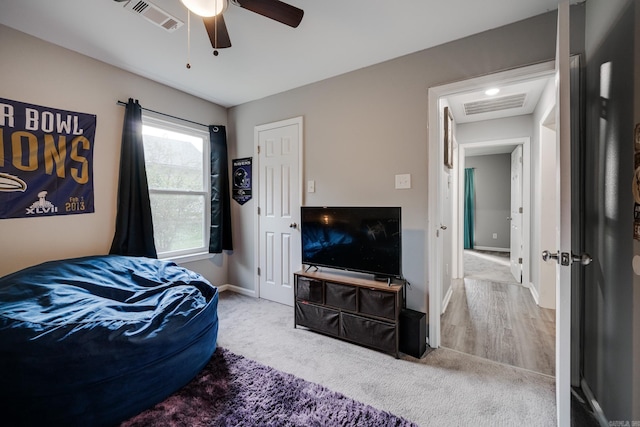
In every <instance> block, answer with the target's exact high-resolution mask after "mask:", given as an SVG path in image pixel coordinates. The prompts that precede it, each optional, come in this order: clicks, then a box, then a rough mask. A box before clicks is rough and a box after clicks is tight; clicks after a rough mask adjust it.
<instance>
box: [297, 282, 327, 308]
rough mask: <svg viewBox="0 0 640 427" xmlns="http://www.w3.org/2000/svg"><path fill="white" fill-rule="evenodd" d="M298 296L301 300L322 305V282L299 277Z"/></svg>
mask: <svg viewBox="0 0 640 427" xmlns="http://www.w3.org/2000/svg"><path fill="white" fill-rule="evenodd" d="M296 296H297V298H298V299H299V300H304V301H309V302H317V303H319V304H322V303H323V301H322V282H321V281H319V280H313V279H307V278H305V277H298V281H297V282H296Z"/></svg>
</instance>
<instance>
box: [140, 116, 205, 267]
mask: <svg viewBox="0 0 640 427" xmlns="http://www.w3.org/2000/svg"><path fill="white" fill-rule="evenodd" d="M143 123H144V125H143V127H142V136H143V140H144V156H145V165H146V172H147V181H148V183H149V198H150V199H151V213H152V216H153V232H154V240H155V244H156V250H157V252H158V257H159V258H168V257H173V256H180V255H189V254H194V253H202V252H207V250H208V230H209V222H210V218H209V206H210V199H209V188H208V186H209V184H208V182H209V180H208V176H209V168H208V156H209V150H208V147H209V135H208V133H207V132H204V131H202V130H200V129H196V128H190V127H186V126H183V125H179V124H174V123H170V122H166V121H163V120H158V119H155V118H150V117H143Z"/></svg>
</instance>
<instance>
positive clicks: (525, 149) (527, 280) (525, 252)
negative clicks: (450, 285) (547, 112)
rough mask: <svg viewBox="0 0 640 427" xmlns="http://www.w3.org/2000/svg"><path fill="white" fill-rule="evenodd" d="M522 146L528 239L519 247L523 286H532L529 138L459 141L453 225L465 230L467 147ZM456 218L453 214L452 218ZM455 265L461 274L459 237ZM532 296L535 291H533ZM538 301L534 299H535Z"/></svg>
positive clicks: (524, 229)
mask: <svg viewBox="0 0 640 427" xmlns="http://www.w3.org/2000/svg"><path fill="white" fill-rule="evenodd" d="M515 145H520V146H522V211H523V212H522V241H523V242H529V243H527V244H525V245H523V248H522V286H525V287H527V288H529V289H530V290H532V288H531V264H530V262H529V261H530V257H531V217H532V215H531V196H532V195H531V181H532V174H531V172H532V171H531V138H530V137H528V136H526V137H519V138H508V139H494V140H488V141H480V142H466V143H459V144H458V149H459V150H458V159H457V160H458V165H459V168H458V200H457V203H458V209H457V212H458V218H457V223H456V224H455V226H456V227H457V229H458V236H462V235H463V234H464V217H463V215H462V214H461V213H462V212H464V194H462V191H461V186H462V185H464V167H465V156H466V149H467V148H471V147H473V148H482V147H499V146H515ZM454 219H455V218H454ZM453 245H454V246H453V247H454V256H455V258H454V260H453V262H454V265H455V267H456V278H462V277H463V276H464V262H463V259H464V245H462V244H461V241H460V239H459V238H458V239H457V240H454V242H453ZM533 291H534V290H532V292H533ZM534 298H535V295H534ZM536 301H537V299H536Z"/></svg>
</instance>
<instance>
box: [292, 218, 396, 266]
mask: <svg viewBox="0 0 640 427" xmlns="http://www.w3.org/2000/svg"><path fill="white" fill-rule="evenodd" d="M300 218H301V223H302V226H301V232H302V263H303V264H307V265H309V266H315V267H329V268H337V269H342V270H349V271H358V272H363V273H372V274H374V275H376V276H381V277H397V278H401V277H402V268H401V259H402V253H401V252H402V251H401V249H402V232H401V230H402V228H401V211H400V208H399V207H342V206H341V207H311V206H304V207H302V208H301V216H300Z"/></svg>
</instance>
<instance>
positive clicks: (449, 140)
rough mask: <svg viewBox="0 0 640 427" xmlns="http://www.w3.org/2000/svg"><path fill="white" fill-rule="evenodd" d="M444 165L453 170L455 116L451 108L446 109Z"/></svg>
mask: <svg viewBox="0 0 640 427" xmlns="http://www.w3.org/2000/svg"><path fill="white" fill-rule="evenodd" d="M444 165H445V166H446V167H448V168H449V169H453V116H452V115H451V110H450V109H449V107H444Z"/></svg>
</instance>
